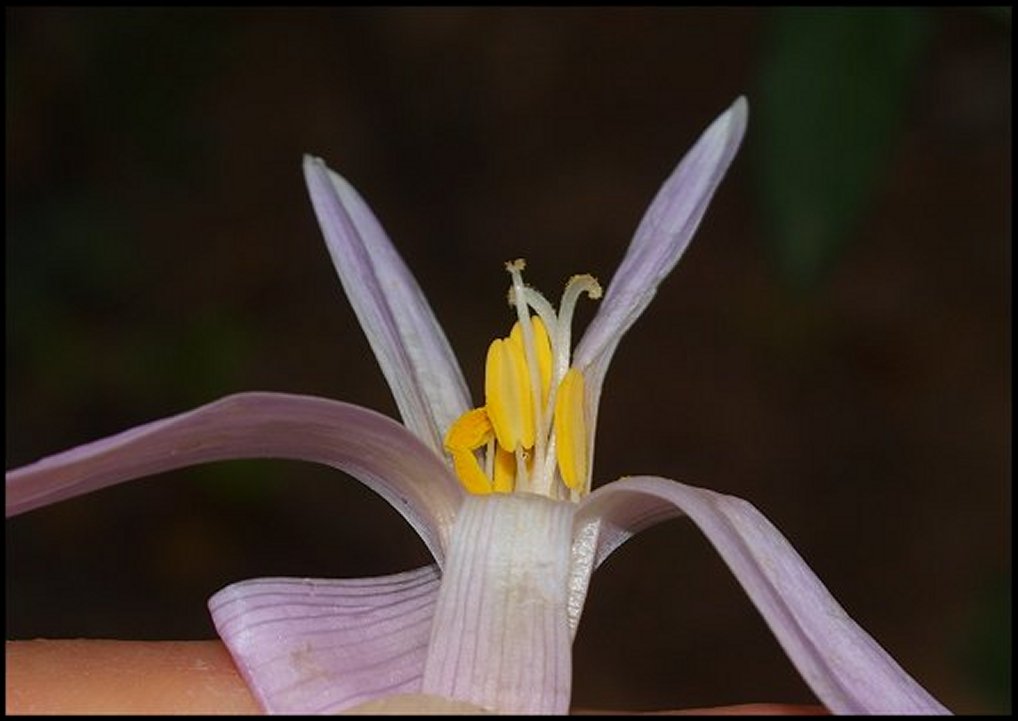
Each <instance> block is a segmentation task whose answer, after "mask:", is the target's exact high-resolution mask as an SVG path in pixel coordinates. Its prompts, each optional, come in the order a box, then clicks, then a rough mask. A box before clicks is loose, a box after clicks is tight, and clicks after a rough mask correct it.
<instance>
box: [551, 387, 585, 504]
mask: <svg viewBox="0 0 1018 721" xmlns="http://www.w3.org/2000/svg"><path fill="white" fill-rule="evenodd" d="M583 386H584V382H583V374H582V373H580V371H578V370H576V369H575V368H570V369H569V371H568V372H567V373H566V375H565V378H563V379H562V385H561V386H559V389H558V399H557V400H556V402H555V437H556V439H557V442H558V467H559V472H560V473H561V474H562V481H563V482H564V483H565V484H566V485H567V486H568V487H569V488H570V489H579V488H581V487H582V485H581V484H586V482H587V422H586V418H585V417H584V412H583V405H584V403H583V401H584V387H583Z"/></svg>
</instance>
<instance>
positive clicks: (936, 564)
mask: <svg viewBox="0 0 1018 721" xmlns="http://www.w3.org/2000/svg"><path fill="white" fill-rule="evenodd" d="M6 21H7V27H6V40H7V51H6V59H7V67H6V79H7V104H6V107H7V113H6V129H7V134H6V139H7V144H6V149H7V163H6V174H7V194H6V201H7V210H8V213H7V243H6V261H7V264H6V265H7V271H6V281H7V283H6V288H7V290H6V301H7V313H6V320H7V323H6V329H7V335H6V341H7V353H6V361H7V365H6V370H7V375H6V390H7V398H8V400H7V405H6V421H7V432H6V442H7V451H6V463H7V467H8V468H14V467H17V466H20V465H23V464H25V463H27V462H30V461H32V460H35V459H36V458H39V457H41V456H43V455H46V454H49V453H53V452H56V451H60V450H64V449H66V448H69V447H71V446H74V445H77V444H79V443H82V442H85V441H89V440H93V439H96V438H98V437H101V436H104V435H107V434H111V433H114V432H117V431H120V430H124V429H126V428H128V427H130V426H132V425H135V424H138V423H142V422H145V421H149V420H153V419H156V418H159V417H163V416H166V415H169V414H173V413H176V412H179V411H183V410H186V409H188V408H191V407H193V406H196V405H199V404H202V403H205V402H208V401H211V400H214V399H215V398H218V397H220V396H223V395H226V394H229V393H232V392H235V391H241V390H255V389H261V390H278V391H290V392H296V393H312V394H317V395H322V396H327V397H331V398H338V399H343V400H347V401H352V402H356V403H360V404H363V405H365V406H369V407H372V408H376V409H380V410H382V411H383V412H387V413H390V414H394V413H395V408H394V404H393V403H392V401H391V399H390V397H389V395H388V391H387V388H386V387H385V384H384V381H383V379H382V377H381V374H380V372H379V371H378V369H377V367H376V366H375V363H374V360H373V358H372V356H371V353H370V351H369V349H368V346H367V343H366V342H365V340H364V339H363V336H362V334H361V332H360V329H359V328H358V326H357V323H356V320H355V318H354V315H353V313H352V311H351V310H350V308H349V305H348V304H347V302H346V300H345V298H344V297H343V294H342V290H341V288H340V286H339V283H338V281H337V279H336V278H335V275H334V271H333V269H332V267H331V264H330V262H329V259H328V256H327V253H326V251H325V247H324V244H323V242H322V240H321V236H320V233H319V230H318V228H317V226H316V224H315V221H314V218H313V215H312V212H311V208H310V204H309V202H308V200H307V197H306V192H305V189H304V184H303V180H302V176H301V170H300V162H301V155H302V153H304V152H311V153H314V154H317V155H320V156H322V157H324V158H325V159H326V160H327V162H328V163H329V164H330V165H331V166H332V167H333V168H335V169H337V170H339V171H340V172H341V173H343V174H344V175H345V176H346V177H347V178H348V179H350V180H351V181H352V182H353V183H354V184H355V185H356V186H357V187H358V188H359V189H360V190H361V192H362V193H363V194H364V195H365V197H366V198H367V199H368V201H369V202H370V203H371V205H372V206H373V208H374V209H375V211H376V212H377V214H378V215H379V217H380V218H381V219H382V222H383V223H384V225H385V226H386V228H387V230H388V231H389V233H390V235H391V237H392V238H393V239H394V242H395V243H396V245H397V246H398V247H399V249H400V250H401V252H403V254H404V256H405V258H406V259H407V262H408V263H409V265H410V266H411V268H412V269H413V270H414V271H415V273H416V275H417V278H418V279H419V281H420V283H421V285H422V286H423V288H424V289H425V291H426V292H427V293H428V295H429V297H430V299H431V302H432V305H433V307H434V309H435V311H436V313H437V315H438V317H439V318H440V319H441V321H442V322H443V323H444V325H445V327H446V330H447V333H448V335H449V337H450V341H451V342H452V344H453V347H454V348H455V349H456V350H457V352H458V354H459V357H460V359H461V363H462V365H463V368H464V372H465V373H466V374H467V378H468V380H469V382H470V384H471V388H472V389H474V391H475V392H478V391H479V389H480V386H481V380H482V379H481V372H482V366H483V357H484V352H485V349H486V347H487V343H488V342H489V341H490V339H491V338H493V337H494V336H495V335H496V334H503V333H505V332H506V328H507V327H508V323H509V322H510V320H511V318H510V315H509V311H508V309H507V308H506V307H505V304H504V294H505V289H506V287H507V283H508V279H507V276H506V275H505V273H504V271H503V270H502V263H503V261H505V260H507V259H510V258H515V257H519V256H523V257H525V258H527V259H528V261H529V264H528V268H527V270H528V274H527V278H528V281H529V282H531V283H532V284H534V285H536V286H537V287H539V288H541V289H543V290H544V291H545V293H546V294H547V295H548V296H549V297H553V298H557V297H558V294H559V292H560V290H561V287H562V283H563V282H564V281H565V279H566V278H567V277H568V276H569V275H571V274H573V273H579V272H591V273H594V274H595V275H597V276H598V277H600V278H601V279H602V280H603V281H607V280H608V279H609V278H610V276H611V273H612V272H613V270H614V268H615V265H616V263H617V262H618V260H619V258H621V255H622V253H623V251H624V249H625V246H626V243H627V242H628V239H629V237H630V235H631V233H632V231H633V229H634V228H635V227H636V224H637V221H638V220H639V218H640V215H641V213H642V212H643V210H644V209H645V207H646V205H647V204H648V203H649V202H650V199H651V198H652V196H653V194H654V193H655V192H656V190H657V188H658V186H659V185H660V183H661V182H662V181H663V180H664V178H665V177H666V176H667V174H668V173H669V172H670V171H671V169H672V168H673V167H674V165H675V164H676V163H677V161H678V160H679V158H680V157H681V155H682V154H683V153H684V152H685V151H686V149H688V147H689V146H690V145H691V144H692V142H693V141H694V140H695V138H696V137H697V135H698V134H699V133H700V131H701V130H702V129H703V128H705V127H706V125H707V124H708V123H709V122H710V121H711V120H712V119H713V118H714V117H715V116H716V115H717V114H718V113H720V112H721V111H722V110H724V109H725V108H726V107H727V106H728V105H729V104H730V103H731V102H732V100H734V98H735V97H736V96H737V95H739V94H745V95H747V97H748V99H749V103H750V121H749V131H748V135H747V138H746V142H745V145H744V146H743V150H742V151H741V153H740V155H739V156H738V158H737V159H736V161H735V163H734V165H733V167H732V169H731V171H730V173H729V175H728V177H727V179H726V180H725V181H724V183H723V184H722V186H721V188H720V191H719V192H718V195H717V197H716V200H715V202H714V203H713V205H712V207H711V208H710V210H709V211H708V214H707V216H706V218H705V221H704V223H703V225H702V227H701V231H700V232H699V234H698V237H697V238H696V240H695V241H694V243H693V244H692V246H691V248H690V250H689V251H688V253H687V254H686V256H685V258H684V259H683V261H682V262H681V264H680V265H679V267H678V268H677V270H676V271H675V272H674V273H673V275H672V277H671V278H670V279H669V280H668V281H667V283H666V284H665V285H664V286H663V287H662V288H661V290H660V292H659V294H658V296H657V298H656V299H655V301H654V302H653V304H652V305H651V306H650V308H649V310H648V312H647V313H646V314H645V315H644V317H643V318H642V319H641V320H640V321H639V322H638V323H637V325H636V326H635V327H634V328H633V330H632V331H631V332H630V333H629V335H628V336H627V337H626V339H625V340H624V341H623V343H622V345H621V347H620V349H619V352H618V353H617V355H616V359H615V361H614V363H613V365H612V368H611V371H610V372H609V374H608V380H607V383H606V387H605V394H604V397H603V400H602V407H601V413H600V416H599V428H598V447H597V458H596V469H595V484H596V483H598V479H599V480H600V482H606V481H608V480H611V479H613V478H615V477H617V476H619V475H622V474H634V473H653V474H659V475H664V476H668V477H673V478H676V479H679V480H683V481H686V482H690V483H693V484H695V485H701V486H706V487H710V488H713V489H716V490H719V491H723V492H726V493H732V494H735V495H738V496H740V497H744V498H747V499H749V500H751V501H752V502H753V503H754V504H755V505H756V506H757V507H758V508H760V509H761V510H762V511H764V513H765V514H766V515H767V516H768V517H769V518H770V519H771V520H772V521H773V522H774V523H775V524H776V525H777V526H778V527H779V528H781V529H782V530H783V532H784V533H785V534H786V535H787V536H788V537H789V539H790V540H791V541H792V542H793V544H794V545H795V546H796V547H797V548H798V549H799V550H800V552H801V553H802V554H803V556H804V557H805V558H806V559H807V560H808V561H809V562H810V564H811V565H812V567H813V568H814V570H815V571H816V572H817V573H818V574H819V575H820V577H821V578H823V579H824V580H825V582H826V583H827V584H828V586H829V588H830V589H831V591H832V592H833V593H834V595H835V596H836V597H837V598H838V599H839V600H840V601H841V602H842V603H843V605H844V606H845V607H846V608H847V609H848V611H849V613H850V614H852V615H853V617H854V618H855V619H856V620H858V621H859V622H860V623H861V624H862V625H863V626H864V627H865V628H867V629H868V630H869V631H870V632H871V633H872V634H873V635H874V636H875V637H876V638H877V639H878V640H879V641H880V642H881V643H882V644H883V645H884V646H885V647H886V648H887V649H888V651H889V652H890V653H891V654H892V655H894V656H895V657H896V658H897V659H898V660H899V661H900V662H901V663H902V665H903V666H904V667H905V668H906V669H908V670H909V671H910V672H911V673H912V674H913V675H915V676H916V678H917V679H918V680H919V681H920V682H921V683H923V684H924V685H925V686H926V687H927V688H928V689H930V690H931V691H932V692H933V693H934V694H935V695H936V696H938V697H939V698H940V699H941V700H942V701H943V702H945V703H946V704H947V705H948V706H950V707H951V708H952V709H954V710H956V711H963V712H978V711H990V712H994V711H996V712H1000V711H1006V710H1009V709H1010V705H1011V700H1010V698H1011V696H1010V682H1009V680H1008V679H1009V676H1010V635H1011V630H1010V614H1011V597H1010V563H1011V560H1010V534H1011V530H1010V524H1011V511H1010V503H1011V488H1010V461H1011V445H1010V432H1011V415H1010V411H1011V405H1010V395H1011V376H1010V370H1009V369H1010V362H1011V353H1010V308H1011V296H1010V287H1011V271H1010V265H1011V244H1010V236H1011V213H1010V211H1011V193H1012V190H1011V164H1010V157H1011V132H1010V128H1011V61H1010V51H1011V27H1010V12H1009V11H994V10H983V11H979V10H949V9H944V10H923V9H912V10H900V11H895V10H878V11H847V12H846V11H832V10H821V11H774V10H759V11H757V10H753V11H748V10H718V11H713V10H712V11H707V10H684V9H644V10H639V9H634V10H612V9H598V10H539V9H512V10H471V9H456V10H441V11H437V10H373V11H364V10H345V9H341V10H326V9H317V10H304V11H291V10H270V9H264V10H251V11H245V10H183V11H177V10H174V11H163V10H146V11H141V10H127V9H114V10H53V9H50V10H46V9H13V10H8V11H7V12H6ZM591 308H592V304H587V306H586V308H585V309H584V310H583V312H582V313H581V322H582V321H584V320H585V319H587V318H589V317H590V309H591ZM6 542H7V554H6V559H7V637H8V638H34V637H40V636H42V637H98V638H122V639H143V638H144V639H174V638H182V639H196V638H211V637H213V636H214V631H213V629H212V625H211V622H210V620H209V617H208V613H207V611H206V609H205V600H206V598H207V597H208V596H209V595H210V594H211V593H213V592H214V591H216V590H217V589H218V588H220V587H222V586H223V585H225V584H227V583H230V582H232V581H236V580H239V579H243V578H247V577H252V576H263V575H280V574H282V575H293V576H305V575H306V576H324V577H330V576H331V577H341V576H356V575H368V574H380V573H388V572H395V571H400V570H404V569H407V568H410V567H412V566H414V565H415V564H419V563H423V562H425V561H426V560H427V553H426V550H425V549H424V547H423V544H421V543H420V542H419V540H417V538H416V537H415V536H414V534H413V532H412V531H411V530H410V529H409V528H408V527H407V526H406V525H405V523H404V522H403V521H402V520H401V519H400V517H399V516H398V515H397V514H396V513H394V512H393V511H392V510H391V509H390V508H389V507H388V506H387V505H386V504H385V503H384V502H383V501H381V500H380V499H378V498H376V497H374V496H373V495H372V494H371V493H370V492H368V491H366V490H365V489H363V488H361V487H360V486H359V484H356V483H354V482H351V481H350V480H349V479H347V478H345V477H344V476H343V475H342V474H340V473H338V472H336V471H333V470H331V469H328V468H320V467H315V466H312V465H309V464H301V463H294V462H282V461H254V462H233V463H222V464H216V465H211V466H206V467H199V468H194V469H188V470H183V471H179V472H175V473H168V474H164V475H162V476H159V477H156V478H149V479H145V480H140V481H136V482H133V483H130V484H126V485H124V486H121V487H118V488H115V489H111V490H107V491H103V492H101V493H98V494H95V495H93V496H91V497H86V498H81V499H77V500H72V501H67V502H64V503H61V504H58V505H57V506H54V507H51V508H46V509H42V510H38V511H35V512H32V513H30V514H27V515H25V516H22V517H18V518H16V519H14V520H12V521H9V522H8V523H7V532H6ZM575 651H576V653H575V659H576V660H575V686H574V687H575V693H574V703H575V704H576V705H578V706H584V707H609V708H612V707H614V708H631V709H653V708H662V707H683V706H686V707H690V706H703V705H711V704H725V703H740V702H749V701H791V702H810V701H811V699H812V695H811V693H810V692H809V690H808V689H807V687H806V686H805V684H804V683H803V682H802V681H801V680H800V679H799V677H798V676H797V674H796V672H795V671H794V670H793V668H792V666H791V664H790V663H789V662H788V661H787V660H786V659H785V657H784V655H783V654H782V652H781V650H780V648H779V646H778V645H777V643H776V642H775V641H774V640H773V638H772V637H771V635H770V633H769V631H768V630H767V628H766V626H765V625H764V623H763V622H762V621H761V619H760V618H759V616H758V615H757V614H756V612H755V611H754V610H753V608H752V606H751V604H750V603H749V602H748V600H747V599H746V597H745V596H744V594H743V593H742V592H741V590H740V589H739V588H738V586H737V584H736V583H735V582H734V580H733V579H732V577H731V576H730V574H729V573H728V572H727V570H726V569H725V567H724V565H723V564H722V563H721V561H720V560H719V558H718V557H717V555H716V554H715V553H714V552H713V551H712V550H711V549H710V547H709V546H708V544H707V543H706V542H705V541H704V540H703V538H702V537H701V536H700V535H699V534H698V533H697V532H696V531H695V529H694V528H693V527H692V526H691V525H690V524H688V523H683V522H671V523H668V524H665V525H663V526H660V527H658V528H656V529H653V530H650V531H648V532H646V533H644V534H643V535H641V536H640V537H638V538H637V539H635V540H633V541H631V542H630V543H628V544H627V545H626V546H625V547H623V548H622V549H621V550H620V551H618V552H617V553H616V554H615V555H614V556H613V557H612V559H611V560H610V561H609V562H608V563H606V564H605V566H604V567H603V568H602V569H601V570H600V571H599V572H598V573H597V574H596V575H595V577H594V580H593V583H592V587H591V593H590V597H589V601H588V604H587V609H586V613H585V616H584V620H583V623H582V625H581V628H580V632H579V635H578V637H577V640H576V645H575Z"/></svg>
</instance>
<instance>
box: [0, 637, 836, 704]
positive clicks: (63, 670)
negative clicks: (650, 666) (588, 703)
mask: <svg viewBox="0 0 1018 721" xmlns="http://www.w3.org/2000/svg"><path fill="white" fill-rule="evenodd" d="M6 710H7V713H8V714H139V715H141V714H253V713H261V709H260V708H259V706H258V704H257V702H256V701H255V699H254V697H252V696H251V693H250V692H249V691H248V689H247V686H246V685H245V683H244V680H243V679H242V678H241V677H240V674H239V673H238V671H237V668H236V666H234V664H233V660H232V659H231V658H230V654H229V653H228V652H227V650H226V647H225V646H223V644H222V642H220V641H95V640H67V641H64V640H60V641H44V640H37V641H8V642H7V706H6ZM478 711H480V709H478V708H476V707H472V706H470V705H469V704H462V703H459V702H451V701H448V700H446V699H441V698H438V697H434V696H421V695H406V696H394V697H390V698H387V699H380V700H378V701H373V702H371V703H368V704H364V705H363V706H359V707H357V708H355V709H351V710H350V712H351V713H378V714H385V713H415V712H416V713H433V714H434V713H446V714H455V713H476V712H478ZM575 713H588V714H596V713H598V712H597V711H583V710H576V711H575ZM660 713H666V714H686V713H688V714H711V715H728V714H732V715H734V714H738V715H762V714H816V713H826V711H825V710H824V709H823V707H820V706H789V705H784V704H746V705H741V706H725V707H718V708H712V709H694V710H689V711H666V712H660Z"/></svg>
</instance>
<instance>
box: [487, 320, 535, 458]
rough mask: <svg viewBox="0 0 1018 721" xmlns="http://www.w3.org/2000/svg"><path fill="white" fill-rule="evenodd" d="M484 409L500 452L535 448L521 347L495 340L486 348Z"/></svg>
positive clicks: (532, 408) (526, 373)
mask: <svg viewBox="0 0 1018 721" xmlns="http://www.w3.org/2000/svg"><path fill="white" fill-rule="evenodd" d="M484 401H485V402H484V406H485V409H486V410H487V412H488V418H489V419H490V420H491V425H492V426H493V427H494V429H495V438H497V439H498V445H499V446H501V447H502V450H505V451H509V452H510V453H511V452H513V451H515V450H516V447H517V446H522V447H523V448H531V447H532V446H533V445H534V402H533V399H532V397H531V392H530V374H529V373H528V372H527V359H526V357H525V356H524V355H523V347H522V346H521V345H519V344H517V343H513V342H512V341H510V340H509V339H504V340H503V339H501V338H498V339H495V340H493V341H492V342H491V346H489V347H488V359H487V363H486V365H485V372H484Z"/></svg>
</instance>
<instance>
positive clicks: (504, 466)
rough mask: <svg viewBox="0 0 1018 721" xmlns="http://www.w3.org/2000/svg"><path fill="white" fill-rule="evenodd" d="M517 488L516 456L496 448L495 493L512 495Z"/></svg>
mask: <svg viewBox="0 0 1018 721" xmlns="http://www.w3.org/2000/svg"><path fill="white" fill-rule="evenodd" d="M515 487H516V454H515V453H510V452H509V451H503V450H502V448H501V447H499V446H498V445H497V444H496V446H495V487H494V490H495V493H512V492H513V490H514V489H515Z"/></svg>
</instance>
